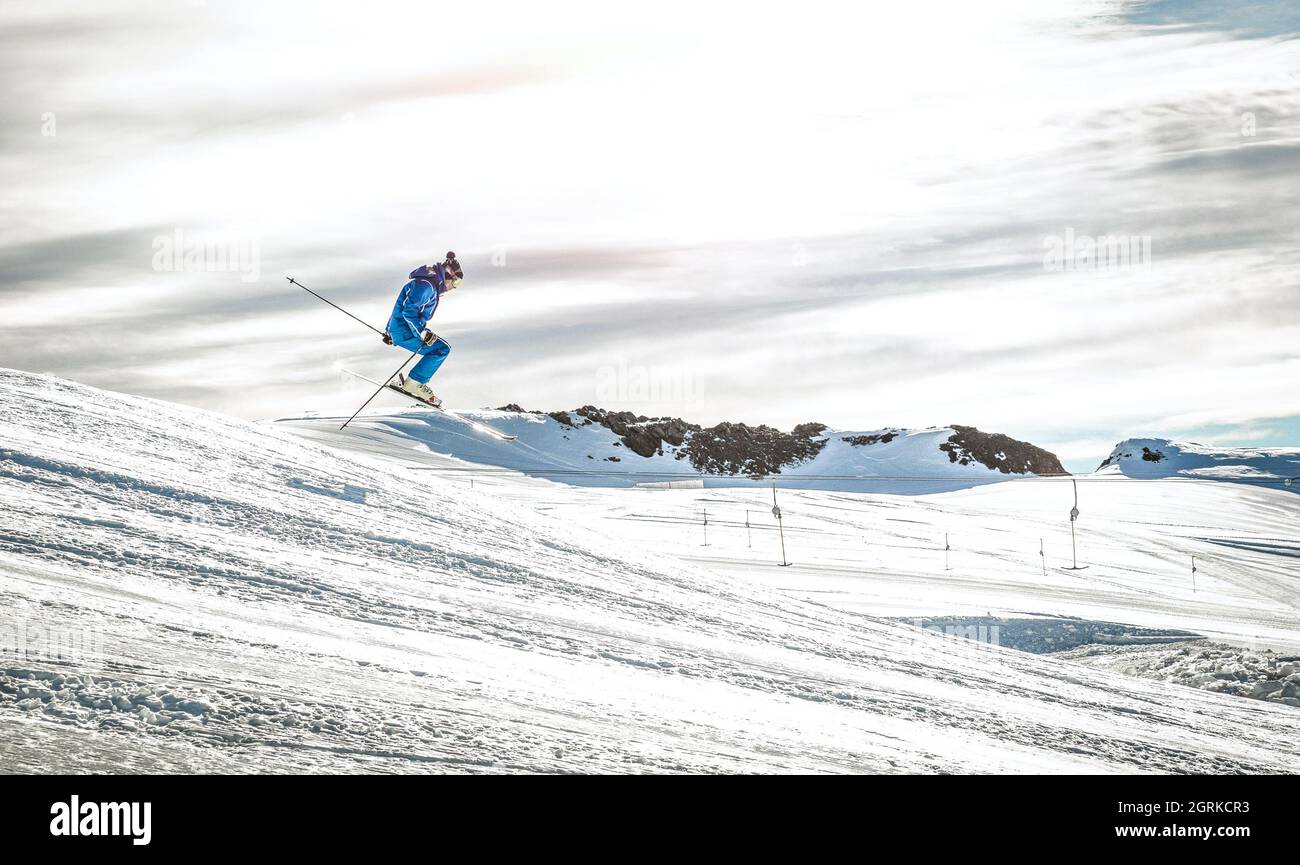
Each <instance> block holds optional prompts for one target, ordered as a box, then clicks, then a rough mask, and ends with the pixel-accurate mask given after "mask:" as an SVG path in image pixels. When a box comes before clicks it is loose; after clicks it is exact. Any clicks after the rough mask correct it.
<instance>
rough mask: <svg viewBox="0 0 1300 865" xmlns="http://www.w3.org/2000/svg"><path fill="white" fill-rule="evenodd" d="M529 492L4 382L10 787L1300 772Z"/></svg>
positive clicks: (1134, 690) (271, 430) (1187, 709)
mask: <svg viewBox="0 0 1300 865" xmlns="http://www.w3.org/2000/svg"><path fill="white" fill-rule="evenodd" d="M530 483H535V482H530ZM531 489H532V487H530V486H527V485H520V486H516V487H513V488H511V489H510V490H509V491H505V490H504V489H503V488H497V489H495V490H494V489H487V490H484V489H482V488H479V489H473V488H470V487H469V486H468V485H465V484H463V483H459V482H452V481H446V480H442V479H439V478H437V477H433V476H430V475H427V474H420V473H413V472H411V471H409V470H408V468H407V467H404V466H398V465H395V464H393V463H391V462H390V461H379V460H372V459H369V458H367V457H365V456H362V455H353V454H345V453H340V452H337V451H333V450H330V449H328V448H325V447H321V446H318V445H316V444H314V443H311V442H307V441H303V440H302V439H301V438H300V437H298V436H295V435H291V434H289V433H288V432H285V431H283V430H281V429H278V428H275V427H268V426H265V425H262V426H259V425H254V424H248V423H243V422H240V421H237V420H233V419H230V418H226V417H222V416H219V415H215V414H211V413H208V412H203V411H198V410H195V409H191V408H186V407H182V406H177V405H171V404H167V403H163V402H158V401H154V400H149V399H142V398H137V397H131V396H123V395H120V394H112V393H107V392H104V391H101V390H96V389H93V388H89V387H83V386H80V385H76V384H73V383H70V382H66V381H61V380H59V379H55V378H50V377H46V376H38V375H30V374H26V373H21V372H14V371H6V370H0V573H3V574H4V575H5V580H4V582H3V584H0V598H3V603H2V604H0V771H23V772H74V773H75V772H101V771H105V772H106V771H134V772H170V773H176V772H181V773H187V772H205V771H224V772H229V771H259V772H302V771H328V772H399V771H400V772H484V771H493V772H573V771H584V772H628V771H634V772H927V773H928V772H959V771H1034V772H1067V771H1153V772H1155V771H1187V772H1204V773H1226V772H1288V771H1289V772H1294V771H1296V770H1297V769H1300V744H1298V743H1297V742H1296V740H1295V737H1294V717H1295V716H1294V714H1293V712H1294V710H1293V709H1291V708H1290V707H1288V706H1285V705H1275V704H1271V703H1269V702H1265V701H1247V700H1235V699H1231V698H1229V697H1226V696H1223V695H1218V694H1211V693H1205V692H1200V691H1191V690H1187V689H1181V688H1176V687H1175V686H1172V685H1166V684H1163V683H1159V682H1147V681H1141V680H1135V679H1131V678H1127V677H1124V676H1121V675H1118V674H1115V673H1111V672H1108V671H1100V670H1091V669H1088V668H1086V667H1082V666H1078V665H1071V664H1063V663H1061V662H1059V661H1056V660H1054V659H1052V658H1048V657H1040V656H1033V655H1027V654H1022V653H1017V652H1013V651H1010V650H1005V649H1001V648H998V647H993V646H979V645H976V644H973V643H971V642H970V641H966V640H960V639H953V638H947V637H944V636H942V635H937V634H932V633H930V632H927V631H924V630H922V629H919V628H914V627H910V626H907V625H903V624H898V623H894V622H888V621H884V620H881V619H877V618H872V617H868V616H862V615H855V614H852V613H848V612H839V611H835V610H832V609H829V608H827V607H824V606H820V605H817V604H812V603H807V602H802V601H798V600H794V599H791V598H790V597H788V596H786V595H784V594H781V593H779V592H776V591H772V590H767V589H764V588H762V587H759V586H757V585H754V584H751V583H748V582H742V581H740V580H738V579H734V578H729V577H727V576H724V575H719V574H716V573H713V574H711V573H706V572H704V571H701V570H699V569H697V568H695V567H691V566H688V565H684V564H674V563H673V562H671V561H669V560H667V559H666V558H665V557H664V556H663V555H662V554H658V553H656V552H654V551H652V550H650V549H648V548H646V547H641V546H638V545H636V544H635V543H632V542H630V541H629V540H628V539H626V538H619V539H614V538H610V537H605V536H602V535H599V534H597V533H595V532H594V531H592V530H590V529H589V528H586V527H585V526H583V525H578V524H575V523H572V522H564V521H561V520H560V519H556V518H552V517H550V516H547V515H546V514H545V513H542V512H541V509H540V508H538V507H536V506H534V504H533V503H532V502H531V501H530V499H529V498H528V497H527V496H528V493H529V491H530V490H531ZM548 489H549V490H550V493H551V494H552V495H556V494H557V492H556V490H555V489H553V488H550V487H549V486H548ZM505 492H509V494H508V495H507V494H505ZM561 492H565V493H567V494H574V495H576V494H577V493H578V492H581V491H569V490H561Z"/></svg>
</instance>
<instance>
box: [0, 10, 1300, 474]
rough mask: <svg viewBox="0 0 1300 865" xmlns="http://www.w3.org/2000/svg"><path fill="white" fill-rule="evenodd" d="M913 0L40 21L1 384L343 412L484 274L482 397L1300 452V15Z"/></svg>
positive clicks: (463, 343) (9, 245)
mask: <svg viewBox="0 0 1300 865" xmlns="http://www.w3.org/2000/svg"><path fill="white" fill-rule="evenodd" d="M718 5H719V6H722V4H718ZM881 6H882V4H848V3H837V4H821V3H816V2H809V3H801V4H797V5H795V6H791V5H789V4H774V5H772V6H765V5H762V4H747V5H746V6H745V9H744V13H743V15H742V14H741V13H738V12H735V11H729V10H724V9H719V10H716V11H710V8H709V7H708V6H707V4H700V3H686V4H680V5H677V4H673V3H661V4H656V5H655V6H654V8H653V12H651V11H648V9H647V11H645V12H643V13H638V14H635V15H633V14H631V13H630V12H625V11H620V10H619V8H617V7H614V6H611V5H610V4H601V3H593V4H589V5H584V4H565V3H561V4H523V3H511V4H496V3H482V2H475V3H455V4H441V3H415V2H404V3H389V2H384V0H368V2H365V3H356V2H352V3H325V2H321V3H313V4H310V5H304V4H298V3H283V4H281V3H274V2H267V0H256V2H211V3H203V2H196V3H186V2H183V0H182V2H176V0H172V2H158V3H152V2H136V3H115V2H105V3H95V4H90V3H84V2H76V3H64V2H56V0H39V2H25V0H7V2H6V3H5V4H4V5H3V6H2V7H0V88H3V90H2V96H0V111H2V112H3V117H2V120H3V123H2V124H0V365H2V366H10V367H18V368H22V369H28V370H35V371H45V372H52V373H55V374H58V375H62V376H66V377H69V378H74V379H77V380H79V381H83V382H86V383H90V384H94V385H98V386H102V387H108V388H112V389H117V390H123V391H128V392H132V393H139V394H145V395H149V396H157V397H161V398H166V399H172V400H177V401H181V402H186V403H191V404H194V405H198V406H203V407H207V408H212V409H216V410H220V411H224V412H230V413H235V414H238V415H242V416H245V417H250V418H266V417H276V416H285V415H293V414H300V413H302V412H303V411H306V410H317V411H321V412H330V413H336V412H344V411H350V409H351V408H352V407H353V406H354V405H355V404H356V403H357V402H359V401H360V399H363V398H364V395H365V394H364V392H363V391H362V390H360V389H359V388H358V386H357V385H356V383H355V381H353V380H351V379H349V378H348V377H347V376H344V375H341V374H340V373H339V372H338V370H337V367H338V366H339V365H340V364H343V365H347V366H350V367H354V368H357V369H359V370H363V371H365V372H367V373H370V374H372V375H375V376H382V375H384V374H386V373H388V372H390V371H391V369H392V368H393V367H395V366H396V365H397V363H399V362H400V360H401V357H400V355H398V354H397V353H396V352H395V351H394V350H393V349H389V348H386V347H384V346H383V345H382V344H380V343H379V341H378V338H377V337H375V336H374V335H373V334H371V333H370V332H369V331H366V330H365V329H363V328H362V327H360V326H359V325H358V324H356V323H355V322H353V321H351V320H350V319H347V318H345V317H343V316H342V315H340V314H339V313H337V312H334V311H333V310H330V309H329V308H328V307H325V306H323V305H322V304H320V303H319V302H318V301H316V300H314V299H312V298H311V297H310V296H308V295H306V294H305V293H303V292H302V291H300V290H297V289H295V288H293V287H292V286H290V285H289V284H288V283H287V282H286V280H285V278H284V277H285V276H286V275H293V276H295V277H296V278H298V279H299V280H300V281H302V282H303V283H305V284H307V285H308V286H311V287H312V288H313V289H315V290H317V291H320V292H322V293H325V294H327V295H328V296H330V297H331V298H333V299H335V300H336V301H337V302H339V303H342V304H344V305H346V306H348V307H349V308H350V309H352V310H353V311H355V312H356V313H357V314H358V315H360V316H362V317H364V318H366V319H368V320H370V321H372V322H374V323H375V324H377V325H379V326H381V327H382V323H383V321H384V320H385V319H386V317H387V314H388V311H389V308H390V305H391V303H392V298H393V296H394V294H395V293H396V291H397V289H398V288H399V287H400V286H401V284H402V283H403V282H404V281H405V275H406V273H407V272H408V271H409V270H410V269H412V268H413V267H415V266H416V265H418V264H420V263H423V262H425V261H429V260H435V259H438V258H440V256H441V254H442V253H443V252H445V251H446V250H447V249H454V250H455V251H457V252H458V253H460V257H461V261H462V262H463V264H464V265H465V269H466V271H467V278H466V281H465V286H464V288H462V289H461V291H459V292H457V293H455V294H452V295H450V296H448V297H447V298H446V299H445V301H444V303H443V305H442V307H441V308H440V310H439V312H438V316H437V318H436V319H435V329H436V330H437V331H438V332H440V333H442V334H444V335H445V336H446V337H447V338H448V339H449V341H450V342H451V344H452V345H453V347H454V351H453V353H452V355H451V358H450V359H449V360H448V362H447V363H446V365H445V366H444V367H443V370H442V372H441V373H440V374H439V375H438V377H437V378H436V379H435V380H434V387H435V390H437V391H438V392H439V393H440V394H442V395H443V396H444V398H445V399H446V400H447V402H448V403H449V404H451V405H455V406H482V405H493V406H495V405H501V404H503V403H506V402H518V403H522V404H523V405H525V406H526V407H529V408H544V409H548V410H550V409H556V408H564V407H574V406H577V405H582V404H585V403H592V402H594V403H598V404H601V405H604V406H606V407H610V408H629V409H634V410H636V411H638V412H643V413H647V414H652V415H660V414H671V415H677V416H682V417H685V418H687V419H689V420H693V421H697V422H702V423H713V422H716V421H719V420H724V419H729V420H745V421H749V422H766V423H770V424H774V425H776V426H780V427H782V428H786V429H788V428H789V427H790V426H792V425H793V424H795V423H798V422H802V421H807V420H819V421H822V422H824V423H827V424H830V425H832V426H835V427H838V428H844V429H873V428H878V427H882V426H889V425H897V426H928V425H932V424H949V423H954V422H955V423H965V424H972V425H975V426H979V427H980V428H982V429H987V430H996V431H1002V432H1007V433H1009V434H1012V435H1015V436H1017V437H1020V438H1025V439H1028V440H1030V441H1033V442H1035V443H1037V444H1040V445H1043V446H1045V447H1048V448H1050V449H1052V450H1055V451H1056V452H1057V453H1058V454H1059V455H1061V456H1062V458H1063V459H1064V460H1065V461H1066V463H1067V465H1069V466H1070V467H1071V468H1074V469H1088V468H1092V467H1093V466H1095V464H1096V463H1097V462H1098V461H1099V460H1100V459H1101V458H1102V457H1104V456H1105V454H1106V453H1107V452H1108V451H1109V449H1110V446H1111V445H1112V444H1113V443H1114V442H1115V441H1117V440H1119V439H1121V438H1125V437H1128V436H1133V435H1140V434H1146V435H1161V436H1176V437H1189V438H1193V439H1197V440H1201V441H1209V442H1219V443H1224V444H1246V445H1281V444H1292V445H1294V444H1300V294H1297V284H1298V282H1300V270H1298V269H1297V264H1298V263H1300V254H1298V253H1297V243H1296V242H1297V239H1300V238H1298V237H1297V235H1298V234H1300V219H1298V217H1297V214H1298V213H1300V210H1297V203H1298V202H1297V198H1298V197H1300V184H1297V182H1296V181H1297V179H1298V176H1300V175H1298V168H1300V7H1296V6H1295V4H1288V3H1250V2H1228V0H1217V2H1210V0H1205V2H1201V0H1186V2H1177V0H1153V2H1145V3H1143V2H1122V0H1074V2H1065V0H1054V2H1042V0H1037V2H1019V0H1014V2H1012V0H1008V2H997V0H994V2H983V3H969V2H958V0H953V2H933V3H920V4H890V6H891V8H880V7H881ZM857 7H861V8H857ZM1103 237H1112V238H1124V239H1125V241H1126V243H1127V241H1128V240H1129V239H1132V245H1131V246H1126V247H1125V249H1126V250H1128V249H1131V250H1132V251H1133V252H1134V253H1135V256H1134V257H1131V258H1130V259H1129V260H1127V261H1117V260H1111V259H1107V258H1105V256H1096V255H1093V254H1092V253H1091V250H1092V240H1091V239H1095V238H1103ZM187 249H188V250H189V254H188V255H187V254H186V251H187ZM176 250H179V251H180V254H179V255H174V256H173V255H170V253H171V252H173V251H176ZM380 399H381V400H385V401H388V400H390V398H389V397H381V398H380ZM391 401H392V404H393V405H397V404H398V403H397V398H391Z"/></svg>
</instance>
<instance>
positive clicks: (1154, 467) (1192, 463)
mask: <svg viewBox="0 0 1300 865" xmlns="http://www.w3.org/2000/svg"><path fill="white" fill-rule="evenodd" d="M1097 472H1098V473H1099V474H1122V475H1125V476H1126V477H1131V478H1176V477H1183V478H1201V479H1209V480H1220V481H1235V482H1238V483H1260V484H1268V485H1277V486H1279V487H1282V486H1286V484H1285V482H1286V480H1288V479H1291V478H1296V477H1297V476H1300V449H1294V448H1228V447H1217V446H1214V447H1212V446H1207V445H1199V444H1193V443H1189V442H1177V441H1170V440H1169V439H1159V438H1134V439H1126V440H1125V441H1122V442H1120V443H1119V444H1117V445H1115V448H1114V450H1112V451H1111V452H1110V456H1108V457H1106V459H1105V460H1104V461H1103V462H1102V464H1101V465H1100V466H1098V467H1097ZM1291 489H1294V490H1296V491H1298V492H1300V482H1298V483H1297V484H1294V485H1291Z"/></svg>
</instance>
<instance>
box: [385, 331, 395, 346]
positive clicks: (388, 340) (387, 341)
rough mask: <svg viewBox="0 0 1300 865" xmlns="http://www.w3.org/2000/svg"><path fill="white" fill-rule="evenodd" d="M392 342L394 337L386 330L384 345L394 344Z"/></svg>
mask: <svg viewBox="0 0 1300 865" xmlns="http://www.w3.org/2000/svg"><path fill="white" fill-rule="evenodd" d="M392 344H393V337H392V335H391V334H389V333H387V332H385V333H384V345H392Z"/></svg>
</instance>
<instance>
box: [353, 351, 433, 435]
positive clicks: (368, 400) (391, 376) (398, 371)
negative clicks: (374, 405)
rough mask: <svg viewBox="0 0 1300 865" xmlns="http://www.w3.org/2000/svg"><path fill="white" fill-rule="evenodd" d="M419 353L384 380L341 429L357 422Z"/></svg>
mask: <svg viewBox="0 0 1300 865" xmlns="http://www.w3.org/2000/svg"><path fill="white" fill-rule="evenodd" d="M419 353H420V352H419V350H416V351H413V352H411V356H410V357H408V358H407V359H406V360H404V361H402V365H401V366H399V367H398V368H397V369H396V371H394V372H393V374H392V375H390V376H389V377H388V378H386V379H384V383H383V384H381V385H380V386H379V387H378V389H376V390H375V392H374V393H372V394H371V395H370V399H367V400H366V401H365V402H363V403H362V404H361V408H359V409H357V410H356V411H354V412H353V413H352V417H350V418H348V419H347V420H345V421H344V422H343V426H341V427H339V429H347V426H348V424H350V423H352V421H354V420H356V417H357V415H359V414H361V409H364V408H365V407H366V406H368V405H370V402H371V400H373V399H374V398H375V397H377V396H379V391H381V390H383V389H384V388H386V387H388V383H389V382H390V381H392V380H393V379H394V378H395V377H396V376H397V375H398V374H400V373H401V371H402V370H404V369H406V365H407V364H408V363H410V362H411V358H413V357H415V356H416V355H417V354H419Z"/></svg>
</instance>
